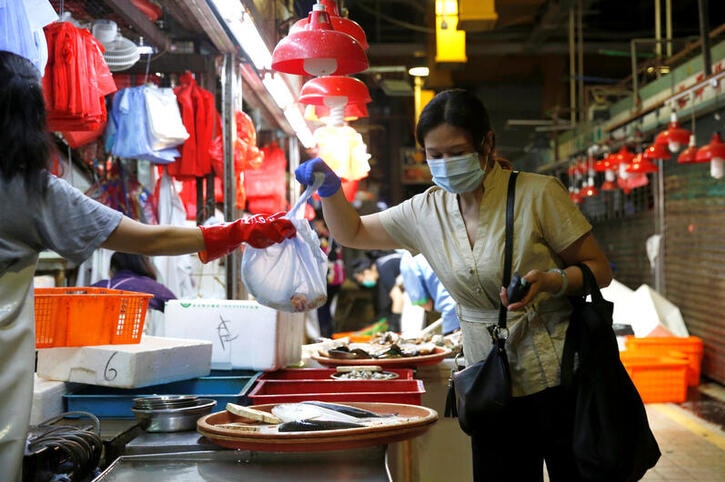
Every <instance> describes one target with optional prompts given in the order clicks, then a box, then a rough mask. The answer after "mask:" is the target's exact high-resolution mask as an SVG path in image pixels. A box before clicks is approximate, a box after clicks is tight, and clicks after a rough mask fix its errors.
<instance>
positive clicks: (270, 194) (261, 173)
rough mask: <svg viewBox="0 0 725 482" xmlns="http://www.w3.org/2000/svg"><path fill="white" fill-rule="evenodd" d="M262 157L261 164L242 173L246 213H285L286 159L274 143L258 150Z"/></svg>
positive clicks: (286, 204) (287, 205) (287, 204)
mask: <svg viewBox="0 0 725 482" xmlns="http://www.w3.org/2000/svg"><path fill="white" fill-rule="evenodd" d="M259 151H260V153H261V154H262V155H263V156H264V158H263V159H264V160H263V162H262V164H261V165H260V166H259V167H258V168H256V169H254V168H251V169H246V170H245V171H244V189H245V192H246V194H247V211H249V212H250V213H252V214H274V213H276V212H279V211H286V210H287V208H288V207H289V203H288V202H287V189H286V186H287V183H286V178H287V158H286V157H285V155H284V151H283V150H282V149H281V148H280V147H279V145H278V144H277V142H276V141H273V142H272V143H270V144H269V145H268V146H265V147H262V148H261V149H259Z"/></svg>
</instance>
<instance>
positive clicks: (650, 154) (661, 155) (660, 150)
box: [642, 144, 672, 164]
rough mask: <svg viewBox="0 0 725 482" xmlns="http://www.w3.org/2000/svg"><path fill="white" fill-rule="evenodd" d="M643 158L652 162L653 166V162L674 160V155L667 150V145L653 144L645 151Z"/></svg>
mask: <svg viewBox="0 0 725 482" xmlns="http://www.w3.org/2000/svg"><path fill="white" fill-rule="evenodd" d="M642 157H643V158H644V159H645V160H647V161H650V164H652V161H657V160H660V159H662V160H663V161H666V160H668V159H672V154H671V153H670V150H669V149H667V146H666V144H652V145H651V146H649V147H648V148H647V149H645V150H644V152H643V153H642Z"/></svg>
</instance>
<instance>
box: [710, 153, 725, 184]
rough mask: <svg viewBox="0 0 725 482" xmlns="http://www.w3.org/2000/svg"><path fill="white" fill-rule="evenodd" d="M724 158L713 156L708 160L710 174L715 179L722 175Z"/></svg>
mask: <svg viewBox="0 0 725 482" xmlns="http://www.w3.org/2000/svg"><path fill="white" fill-rule="evenodd" d="M724 161H725V159H723V158H722V157H713V158H712V160H711V161H710V175H711V176H712V177H714V178H715V179H721V178H722V176H723V162H724Z"/></svg>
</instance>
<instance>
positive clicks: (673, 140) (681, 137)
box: [655, 112, 690, 152]
mask: <svg viewBox="0 0 725 482" xmlns="http://www.w3.org/2000/svg"><path fill="white" fill-rule="evenodd" d="M689 140H690V131H688V130H687V129H683V128H682V127H681V126H680V123H679V122H678V121H677V114H675V113H674V112H673V113H672V116H671V117H670V123H669V124H668V126H667V129H665V130H663V131H662V132H660V133H659V134H657V137H655V145H664V146H667V148H668V149H669V150H670V151H672V152H677V151H679V150H680V149H682V146H684V145H686V144H687V142H688V141H689Z"/></svg>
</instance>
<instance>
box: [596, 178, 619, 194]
mask: <svg viewBox="0 0 725 482" xmlns="http://www.w3.org/2000/svg"><path fill="white" fill-rule="evenodd" d="M599 189H601V190H602V191H616V190H617V189H618V187H617V183H616V182H614V180H613V179H612V180H611V181H610V180H606V181H604V182H603V183H602V185H601V186H600V187H599Z"/></svg>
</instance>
